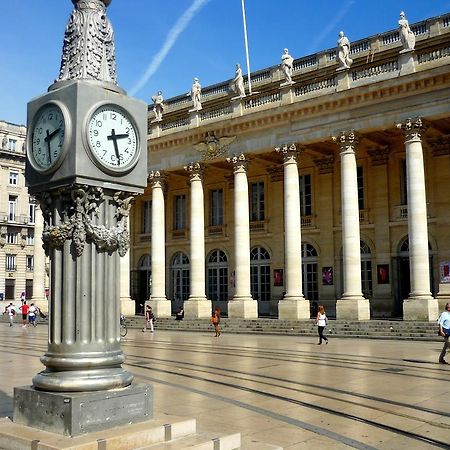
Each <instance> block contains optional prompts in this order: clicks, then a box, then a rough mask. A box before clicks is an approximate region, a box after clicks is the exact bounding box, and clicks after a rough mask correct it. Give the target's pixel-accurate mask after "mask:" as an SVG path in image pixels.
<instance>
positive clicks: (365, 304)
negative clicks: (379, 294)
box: [336, 297, 370, 320]
mask: <svg viewBox="0 0 450 450" xmlns="http://www.w3.org/2000/svg"><path fill="white" fill-rule="evenodd" d="M336 319H338V320H370V303H369V300H367V299H366V298H364V297H356V298H352V297H350V298H341V299H340V300H338V301H337V302H336Z"/></svg>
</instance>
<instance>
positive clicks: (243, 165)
mask: <svg viewBox="0 0 450 450" xmlns="http://www.w3.org/2000/svg"><path fill="white" fill-rule="evenodd" d="M227 162H229V163H230V164H232V165H233V171H234V172H246V171H247V167H248V159H247V158H246V156H245V155H244V154H243V153H241V154H239V155H233V156H232V157H231V158H227Z"/></svg>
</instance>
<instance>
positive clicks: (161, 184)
mask: <svg viewBox="0 0 450 450" xmlns="http://www.w3.org/2000/svg"><path fill="white" fill-rule="evenodd" d="M147 179H148V182H149V183H150V186H151V188H152V189H153V188H161V189H162V190H164V189H165V188H166V184H167V175H166V174H165V173H164V172H162V171H160V170H152V171H151V172H150V173H149V174H148V177H147Z"/></svg>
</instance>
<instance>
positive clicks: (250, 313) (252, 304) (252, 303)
mask: <svg viewBox="0 0 450 450" xmlns="http://www.w3.org/2000/svg"><path fill="white" fill-rule="evenodd" d="M228 317H229V318H239V319H257V318H258V302H257V301H256V300H253V299H252V298H251V297H249V298H248V299H242V298H239V299H234V298H233V299H232V300H230V301H229V302H228Z"/></svg>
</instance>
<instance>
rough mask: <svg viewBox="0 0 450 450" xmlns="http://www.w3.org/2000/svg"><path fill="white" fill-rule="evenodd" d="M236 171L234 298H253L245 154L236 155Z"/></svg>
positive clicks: (234, 168) (234, 162)
mask: <svg viewBox="0 0 450 450" xmlns="http://www.w3.org/2000/svg"><path fill="white" fill-rule="evenodd" d="M230 162H231V163H232V164H233V172H234V256H235V260H236V269H235V272H236V273H235V284H236V287H235V294H234V299H241V298H244V299H247V298H251V289H250V222H249V205H248V181H247V166H248V161H247V159H246V158H245V156H244V155H243V154H241V155H239V156H238V157H235V160H234V161H231V160H230Z"/></svg>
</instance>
